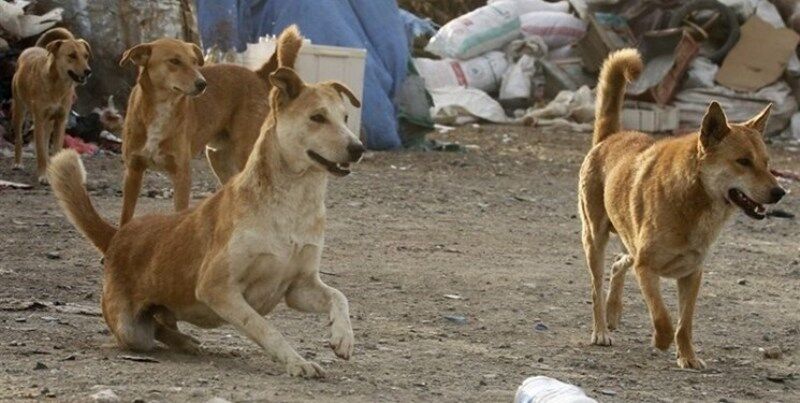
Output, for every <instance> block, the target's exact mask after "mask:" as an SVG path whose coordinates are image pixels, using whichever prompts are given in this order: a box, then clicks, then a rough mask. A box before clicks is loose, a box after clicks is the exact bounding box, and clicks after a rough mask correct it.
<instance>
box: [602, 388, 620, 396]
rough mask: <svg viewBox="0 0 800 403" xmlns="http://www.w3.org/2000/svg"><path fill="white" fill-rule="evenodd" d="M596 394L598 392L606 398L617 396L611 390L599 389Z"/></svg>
mask: <svg viewBox="0 0 800 403" xmlns="http://www.w3.org/2000/svg"><path fill="white" fill-rule="evenodd" d="M598 392H600V394H601V395H606V396H616V395H617V392H616V391H613V390H611V389H600V390H599V391H598Z"/></svg>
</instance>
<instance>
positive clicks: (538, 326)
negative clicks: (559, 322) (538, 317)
mask: <svg viewBox="0 0 800 403" xmlns="http://www.w3.org/2000/svg"><path fill="white" fill-rule="evenodd" d="M533 330H536V331H537V332H546V331H548V330H550V328H549V327H548V326H547V325H545V324H544V323H542V322H536V324H534V325H533Z"/></svg>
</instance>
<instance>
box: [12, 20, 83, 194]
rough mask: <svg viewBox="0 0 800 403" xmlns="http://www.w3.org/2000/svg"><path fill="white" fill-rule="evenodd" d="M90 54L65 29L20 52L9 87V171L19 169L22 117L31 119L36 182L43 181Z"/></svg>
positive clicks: (61, 140) (61, 141) (53, 31)
mask: <svg viewBox="0 0 800 403" xmlns="http://www.w3.org/2000/svg"><path fill="white" fill-rule="evenodd" d="M91 56H92V51H91V49H90V47H89V44H88V43H87V42H86V41H84V40H83V39H75V37H74V36H73V35H72V33H70V32H69V31H67V30H66V29H64V28H54V29H51V30H49V31H47V32H45V33H44V34H43V35H42V36H41V37H39V39H38V40H37V41H36V46H34V47H31V48H28V49H25V50H24V51H23V52H22V54H20V55H19V59H18V60H17V71H16V73H15V74H14V78H13V80H12V83H11V87H12V98H13V106H12V111H11V125H12V128H13V130H14V136H15V137H16V141H15V143H14V169H22V135H23V133H22V128H23V123H24V122H25V115H26V114H27V113H30V115H31V116H32V117H33V139H34V142H35V145H36V174H37V175H38V179H39V183H41V184H46V183H47V178H46V174H47V161H48V159H49V158H50V154H51V153H52V154H55V153H56V152H58V150H60V149H61V148H63V146H64V130H65V128H66V125H67V119H68V118H69V113H70V110H72V103H73V102H74V98H75V86H77V85H79V84H85V83H86V79H87V78H89V75H90V74H92V70H91V69H90V68H89V58H90V57H91Z"/></svg>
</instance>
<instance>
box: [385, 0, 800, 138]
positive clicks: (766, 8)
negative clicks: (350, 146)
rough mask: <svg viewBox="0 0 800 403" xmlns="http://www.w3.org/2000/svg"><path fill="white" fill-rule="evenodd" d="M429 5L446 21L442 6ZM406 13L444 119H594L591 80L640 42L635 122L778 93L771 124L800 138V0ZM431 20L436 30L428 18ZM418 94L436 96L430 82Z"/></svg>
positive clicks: (755, 107) (591, 1)
mask: <svg viewBox="0 0 800 403" xmlns="http://www.w3.org/2000/svg"><path fill="white" fill-rule="evenodd" d="M406 3H407V4H411V5H414V6H415V7H416V3H414V2H406ZM459 4H460V5H461V6H464V5H465V4H464V3H463V2H462V3H459ZM413 11H422V13H429V11H428V10H427V9H425V8H424V7H422V8H419V7H416V8H414V9H413ZM424 15H426V16H428V17H431V18H432V19H434V20H437V21H441V16H440V15H438V14H436V13H433V14H424ZM414 18H416V20H415V19H414ZM404 19H405V21H406V26H407V32H408V33H409V35H411V36H412V38H411V39H410V44H411V46H412V47H413V49H412V54H413V55H414V58H413V59H412V63H411V64H412V65H413V66H412V68H411V69H410V72H409V74H410V76H412V77H414V76H419V77H420V78H421V81H422V83H423V85H424V91H423V92H422V93H423V94H425V95H429V96H430V98H429V102H430V103H432V105H430V106H431V107H430V110H429V112H430V116H429V118H430V119H432V121H433V122H435V123H437V124H443V125H461V124H466V123H472V122H476V121H488V122H493V123H505V124H524V125H532V126H564V127H567V128H570V129H572V130H591V127H592V122H593V119H594V116H593V113H594V99H593V90H592V89H591V88H593V87H594V86H595V85H596V80H597V74H598V72H599V69H600V66H601V64H602V62H603V60H604V59H605V57H606V56H607V55H608V53H609V52H612V51H614V50H617V49H621V48H627V47H635V48H638V49H639V51H640V53H641V54H642V57H643V59H644V62H645V70H644V72H643V74H642V75H641V77H640V78H639V79H638V80H637V81H636V82H634V83H631V84H630V85H629V87H628V93H627V98H628V101H626V105H625V110H624V113H623V121H624V124H625V126H626V128H629V129H637V130H642V131H649V132H672V133H675V132H685V131H691V130H695V129H696V128H697V127H698V125H699V123H700V120H701V118H702V115H703V113H704V112H705V108H706V107H707V105H708V102H709V101H710V100H712V99H714V100H717V101H718V102H720V103H721V104H722V105H723V107H724V109H725V110H726V111H730V112H729V113H730V114H731V116H729V117H730V118H731V120H733V121H736V120H742V119H745V118H747V117H749V116H752V115H753V114H755V113H756V112H757V111H759V110H761V109H762V108H763V107H764V106H765V105H766V104H767V103H770V102H772V103H773V104H774V108H773V115H772V118H771V119H770V123H769V127H768V128H767V134H768V135H770V136H775V135H784V136H786V137H787V138H791V139H794V140H795V141H800V113H798V101H797V100H798V98H800V60H798V56H797V45H798V42H800V35H798V33H797V32H796V29H795V28H797V29H800V22H799V21H800V8H798V7H796V4H795V2H791V1H781V0H775V1H771V2H770V1H767V0H719V1H717V0H691V1H677V0H647V1H645V0H562V1H544V0H489V1H488V2H486V3H485V4H481V5H476V6H474V7H473V8H470V11H468V12H465V13H464V14H462V15H459V16H456V17H454V18H452V19H450V20H449V21H446V23H445V24H444V25H443V26H441V27H438V26H437V25H435V24H433V23H432V22H431V21H430V20H423V19H420V18H418V17H415V16H413V15H411V17H408V18H404ZM441 22H445V21H441ZM426 23H427V24H428V25H427V26H428V27H429V28H430V29H429V30H428V31H426V30H424V29H418V28H416V27H419V26H421V25H422V24H426ZM411 27H415V28H413V29H412V28H411ZM413 94H416V95H413ZM404 96H409V95H408V94H404ZM412 96H417V97H418V98H419V99H418V101H419V102H417V103H424V102H423V101H425V99H423V98H422V95H420V92H413V93H412ZM400 103H401V105H402V104H415V102H408V100H401V102H400ZM400 109H401V111H402V109H403V108H402V107H401V108H400Z"/></svg>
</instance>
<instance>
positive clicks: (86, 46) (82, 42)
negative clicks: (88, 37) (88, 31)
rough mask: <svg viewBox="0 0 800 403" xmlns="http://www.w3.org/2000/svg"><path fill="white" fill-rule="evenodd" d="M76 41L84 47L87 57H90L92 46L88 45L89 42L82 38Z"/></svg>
mask: <svg viewBox="0 0 800 403" xmlns="http://www.w3.org/2000/svg"><path fill="white" fill-rule="evenodd" d="M78 43H80V44H81V45H83V47H84V48H86V51H87V52H89V57H90V58H91V57H92V47H91V46H89V42H86V41H85V40H83V39H78Z"/></svg>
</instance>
